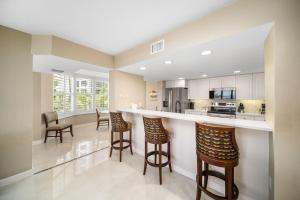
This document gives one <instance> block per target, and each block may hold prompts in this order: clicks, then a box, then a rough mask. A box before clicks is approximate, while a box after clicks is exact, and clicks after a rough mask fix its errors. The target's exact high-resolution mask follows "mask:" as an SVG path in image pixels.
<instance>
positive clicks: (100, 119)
mask: <svg viewBox="0 0 300 200" xmlns="http://www.w3.org/2000/svg"><path fill="white" fill-rule="evenodd" d="M96 113H97V128H96V129H97V130H98V129H99V126H101V125H107V126H109V117H101V115H100V114H101V113H100V112H99V111H98V109H97V108H96Z"/></svg>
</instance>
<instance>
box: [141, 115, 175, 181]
mask: <svg viewBox="0 0 300 200" xmlns="http://www.w3.org/2000/svg"><path fill="white" fill-rule="evenodd" d="M143 119H144V128H145V162H144V173H143V175H145V174H146V169H147V164H149V165H151V166H153V167H158V168H159V183H160V184H162V167H165V166H167V165H169V169H170V172H172V166H171V150H170V148H171V144H170V136H169V133H168V131H167V130H166V129H165V128H164V127H163V124H162V120H161V118H147V117H143ZM148 143H150V144H154V151H150V152H148ZM163 144H167V152H165V151H163V150H162V145H163ZM157 146H158V150H157ZM152 155H154V163H153V162H150V161H149V159H148V158H149V157H150V156H152ZM157 156H158V163H157ZM162 156H165V157H167V161H166V162H164V163H162Z"/></svg>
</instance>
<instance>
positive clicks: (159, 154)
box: [158, 144, 162, 184]
mask: <svg viewBox="0 0 300 200" xmlns="http://www.w3.org/2000/svg"><path fill="white" fill-rule="evenodd" d="M158 163H159V183H160V184H162V166H161V144H159V145H158Z"/></svg>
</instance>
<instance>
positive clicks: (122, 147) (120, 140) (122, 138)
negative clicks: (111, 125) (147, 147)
mask: <svg viewBox="0 0 300 200" xmlns="http://www.w3.org/2000/svg"><path fill="white" fill-rule="evenodd" d="M123 133H124V132H122V131H120V132H119V134H120V135H119V137H120V139H119V140H117V141H114V132H113V131H111V137H110V143H111V147H110V153H109V157H111V156H112V151H113V149H116V150H119V160H120V162H122V151H123V150H124V149H127V148H130V151H131V155H132V154H133V152H132V141H131V137H132V136H131V131H129V139H126V138H125V139H124V136H123ZM124 142H126V143H128V145H124ZM115 144H119V145H120V146H114V145H115Z"/></svg>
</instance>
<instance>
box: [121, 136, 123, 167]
mask: <svg viewBox="0 0 300 200" xmlns="http://www.w3.org/2000/svg"><path fill="white" fill-rule="evenodd" d="M122 151H123V132H120V162H122Z"/></svg>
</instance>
